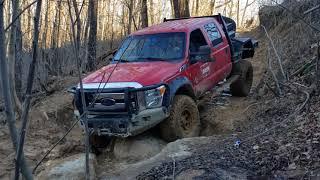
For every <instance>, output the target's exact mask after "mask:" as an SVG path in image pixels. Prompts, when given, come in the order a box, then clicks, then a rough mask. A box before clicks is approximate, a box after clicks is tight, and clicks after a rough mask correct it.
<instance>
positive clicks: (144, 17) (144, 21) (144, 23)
mask: <svg viewBox="0 0 320 180" xmlns="http://www.w3.org/2000/svg"><path fill="white" fill-rule="evenodd" d="M141 27H142V28H145V27H148V5H147V0H141Z"/></svg>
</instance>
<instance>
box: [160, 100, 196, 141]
mask: <svg viewBox="0 0 320 180" xmlns="http://www.w3.org/2000/svg"><path fill="white" fill-rule="evenodd" d="M159 127H160V134H161V136H162V138H163V139H164V140H166V141H168V142H172V141H175V140H177V139H180V138H186V137H195V136H199V134H200V116H199V111H198V107H197V105H196V103H195V101H194V100H193V99H192V98H191V97H189V96H186V95H176V96H175V97H174V99H173V105H172V108H171V112H170V116H169V117H168V118H167V119H166V120H164V121H163V122H162V123H161V124H160V126H159Z"/></svg>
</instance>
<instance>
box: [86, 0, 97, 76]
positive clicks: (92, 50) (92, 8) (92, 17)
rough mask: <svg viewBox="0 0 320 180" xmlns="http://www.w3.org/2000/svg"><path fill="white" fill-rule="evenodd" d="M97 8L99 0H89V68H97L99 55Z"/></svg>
mask: <svg viewBox="0 0 320 180" xmlns="http://www.w3.org/2000/svg"><path fill="white" fill-rule="evenodd" d="M97 8H98V0H89V12H88V13H89V24H90V30H89V40H88V66H87V69H88V70H89V71H92V70H94V69H95V67H94V66H95V59H96V55H97V50H96V48H97V13H98V12H97Z"/></svg>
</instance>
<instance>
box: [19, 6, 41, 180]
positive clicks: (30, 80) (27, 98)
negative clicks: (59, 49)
mask: <svg viewBox="0 0 320 180" xmlns="http://www.w3.org/2000/svg"><path fill="white" fill-rule="evenodd" d="M41 5H42V0H38V2H37V7H36V13H35V17H34V32H33V41H32V62H31V64H30V67H29V73H28V79H27V90H26V94H25V99H24V102H23V109H22V114H21V121H22V125H21V129H20V138H19V144H18V148H17V149H18V150H17V157H16V172H15V179H16V180H19V174H20V164H21V157H23V146H24V139H25V134H26V127H27V123H28V114H29V109H30V103H31V95H32V88H33V81H34V75H35V69H36V63H37V58H38V40H39V20H40V12H41Z"/></svg>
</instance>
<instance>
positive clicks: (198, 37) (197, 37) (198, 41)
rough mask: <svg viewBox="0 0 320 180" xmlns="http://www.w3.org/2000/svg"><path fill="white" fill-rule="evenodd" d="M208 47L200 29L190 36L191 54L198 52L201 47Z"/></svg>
mask: <svg viewBox="0 0 320 180" xmlns="http://www.w3.org/2000/svg"><path fill="white" fill-rule="evenodd" d="M205 45H208V43H207V42H206V39H205V38H204V36H203V34H202V32H201V30H200V29H196V30H194V31H192V32H191V34H190V45H189V50H190V52H198V51H199V49H200V47H201V46H205Z"/></svg>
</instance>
